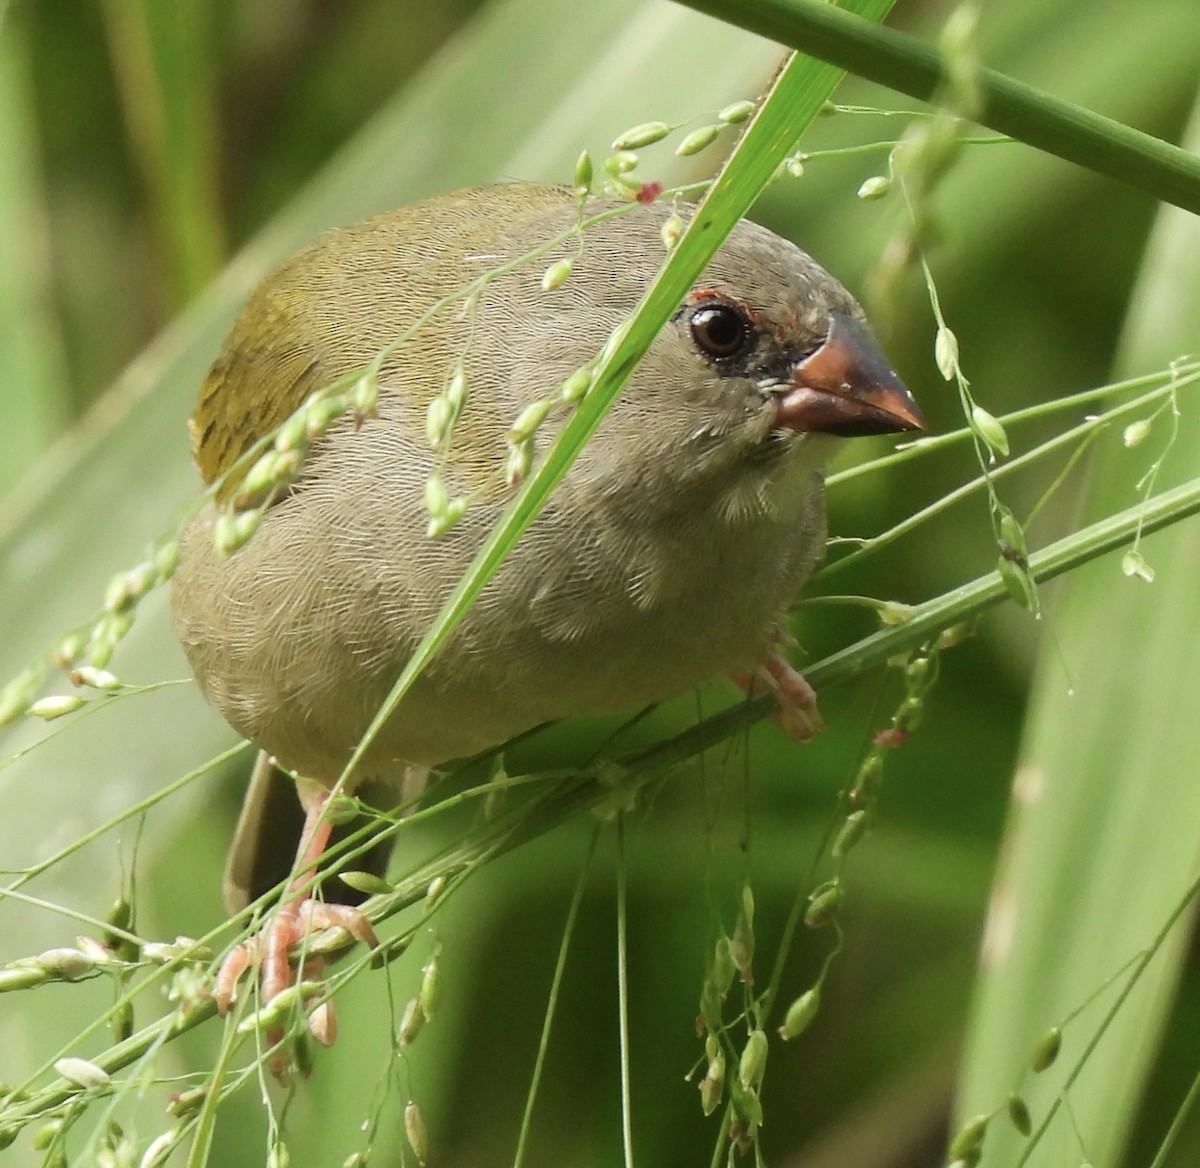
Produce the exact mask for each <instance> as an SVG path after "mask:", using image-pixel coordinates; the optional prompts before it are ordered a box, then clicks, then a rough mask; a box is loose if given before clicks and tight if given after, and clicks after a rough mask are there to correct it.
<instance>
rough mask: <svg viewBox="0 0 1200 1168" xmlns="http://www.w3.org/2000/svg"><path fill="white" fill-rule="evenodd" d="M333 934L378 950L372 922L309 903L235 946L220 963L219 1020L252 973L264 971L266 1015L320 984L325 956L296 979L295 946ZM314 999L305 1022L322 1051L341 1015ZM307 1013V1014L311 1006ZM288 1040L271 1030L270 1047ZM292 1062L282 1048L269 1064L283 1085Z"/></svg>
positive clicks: (283, 911)
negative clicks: (298, 988) (277, 1003)
mask: <svg viewBox="0 0 1200 1168" xmlns="http://www.w3.org/2000/svg"><path fill="white" fill-rule="evenodd" d="M329 928H343V929H345V930H346V932H348V933H349V934H350V935H351V936H352V937H353V938H354V939H355V940H357V941H361V942H362V943H363V944H364V945H368V946H370V947H371V948H374V947H375V946H376V945H378V944H379V939H378V938H377V937H376V936H375V930H374V929H373V928H372V927H371V922H370V921H368V920H367V918H366V917H365V916H364V915H363V914H362V912H360V911H359V910H358V909H357V908H352V907H350V906H348V905H341V904H325V903H323V902H321V901H317V900H310V899H301V900H292V901H290V902H287V903H284V904H282V905H280V906H279V908H278V909H277V910H276V911H275V914H274V915H273V916H272V918H271V919H270V920H269V921H268V922H267V924H266V925H265V926H264V927H263V929H262V931H261V932H259V933H257V934H255V935H254V936H253V937H251V938H250V939H249V940H248V941H244V942H243V943H242V944H240V945H238V946H236V947H235V948H234V949H233V950H232V951H231V952H230V953H229V955H228V956H227V957H226V958H225V960H224V961H223V962H222V963H221V967H220V969H219V970H218V971H217V976H216V981H215V983H214V985H213V991H212V996H213V998H214V1000H215V1001H216V1003H217V1011H218V1012H219V1013H220V1014H225V1013H227V1012H228V1011H229V1008H230V1006H232V1005H233V1003H234V1002H235V1001H236V1000H237V986H238V981H239V979H240V978H241V976H242V974H243V973H245V972H246V970H248V969H257V970H258V971H259V979H258V980H259V994H260V999H261V1008H262V1009H267V1008H268V1007H269V1006H270V1004H271V1002H273V1001H274V1000H275V999H276V998H278V997H279V995H280V994H281V993H283V991H284V990H286V989H288V988H289V987H291V986H293V985H298V984H300V983H318V982H320V980H321V978H322V975H323V974H324V969H325V959H324V957H323V956H321V955H320V954H313V955H311V956H307V957H304V958H303V959H302V962H301V964H300V966H299V969H298V970H297V972H296V973H295V974H294V975H293V973H292V967H291V963H290V961H289V957H288V955H289V952H290V950H291V949H292V948H293V947H294V946H296V945H301V946H302V947H303V944H304V943H305V942H306V941H307V940H308V939H309V938H310V937H311V936H312V935H313V934H314V933H317V932H320V931H321V930H322V929H329ZM313 997H314V998H315V999H316V1001H315V1004H314V1005H313V1007H312V1009H310V1010H308V1014H307V1018H306V1023H307V1026H308V1030H309V1033H310V1034H311V1035H312V1036H313V1038H315V1039H316V1040H317V1042H319V1043H321V1045H322V1046H331V1045H332V1044H333V1041H334V1039H335V1038H336V1037H337V1015H336V1014H335V1013H334V1008H333V1003H332V1002H331V1001H330V1000H329V999H328V998H321V997H320V995H319V994H315V995H313ZM310 1000H312V999H308V998H305V997H303V996H301V997H300V998H299V999H298V1001H299V1002H301V1003H305V1002H307V1001H310ZM302 1008H305V1009H307V1006H306V1005H305V1006H303V1007H302ZM283 1036H284V1029H283V1027H282V1025H277V1024H273V1025H271V1026H269V1027H268V1028H267V1035H266V1037H267V1045H268V1046H278V1045H279V1043H280V1042H281V1041H282V1039H283ZM290 1061H291V1060H290V1057H289V1055H288V1053H287V1051H286V1050H284V1049H283V1048H281V1049H280V1051H279V1052H277V1053H276V1054H275V1055H274V1056H272V1059H271V1061H270V1063H269V1066H270V1069H271V1073H272V1074H274V1075H275V1077H276V1078H277V1079H279V1080H280V1081H281V1082H286V1081H287V1076H288V1071H289V1067H290Z"/></svg>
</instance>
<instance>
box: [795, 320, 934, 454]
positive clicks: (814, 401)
mask: <svg viewBox="0 0 1200 1168" xmlns="http://www.w3.org/2000/svg"><path fill="white" fill-rule="evenodd" d="M775 424H776V425H777V426H781V427H784V428H786V429H789V430H800V431H804V432H816V433H820V434H837V435H839V436H840V437H843V438H859V437H864V436H866V435H868V434H895V433H898V432H900V431H903V430H924V429H925V419H924V418H923V417H922V416H921V411H920V410H919V409H918V408H917V403H916V402H915V401H913V399H912V395H911V394H910V393H909V392H908V390H907V389H905V388H904V383H903V382H902V381H901V380H900V378H899V377H897V376H896V374H895V373H893V372H892V368H891V366H890V365H888V363H887V361H886V360H884V357H883V354H882V353H881V352H880V351H879V348H878V346H877V345H876V344H875V340H874V338H873V337H872V336H871V334H870V332H869V331H868V330H867V328H866V326H865V325H863V324H860V323H859V322H858V321H857V320H855V319H854V318H853V317H852V316H847V315H846V314H845V313H841V312H831V313H830V314H829V332H828V334H827V335H826V337H825V340H824V342H823V343H822V345H821V347H820V348H819V349H817V350H816V352H814V353H812V354H810V355H809V356H808V357H806V358H805V359H804V360H803V361H801V362H800V363H799V364H798V365H797V366H796V367H795V369H793V370H792V376H791V384H790V385H788V386H787V388H785V389H783V390H781V391H780V392H779V393H778V395H777V396H776V398H775Z"/></svg>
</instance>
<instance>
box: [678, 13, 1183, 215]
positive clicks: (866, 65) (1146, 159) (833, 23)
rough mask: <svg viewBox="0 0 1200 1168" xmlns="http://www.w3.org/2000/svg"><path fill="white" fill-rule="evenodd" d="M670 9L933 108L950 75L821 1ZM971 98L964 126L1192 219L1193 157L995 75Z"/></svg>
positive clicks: (914, 43)
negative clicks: (752, 35) (993, 133)
mask: <svg viewBox="0 0 1200 1168" xmlns="http://www.w3.org/2000/svg"><path fill="white" fill-rule="evenodd" d="M679 2H680V3H683V4H687V5H688V6H689V7H691V8H695V9H696V10H697V11H699V12H705V13H707V14H708V15H710V16H716V17H719V18H720V19H722V20H728V21H729V22H730V23H731V24H736V25H738V26H739V27H740V28H744V29H747V30H749V31H751V32H756V33H758V34H760V35H761V36H767V37H771V38H772V39H774V40H777V41H779V42H780V43H781V44H785V45H789V46H790V47H792V48H794V49H797V50H799V51H800V52H803V53H810V54H812V55H813V56H815V57H819V58H821V59H822V60H825V61H830V62H832V63H834V64H836V65H838V66H839V67H841V68H843V69H845V70H847V71H848V72H851V73H855V74H857V75H858V76H860V77H865V78H866V79H867V80H868V81H875V82H878V83H879V84H880V85H886V86H887V87H888V88H890V89H894V90H896V91H897V92H899V93H904V94H907V95H908V96H910V97H916V98H919V99H920V100H921V101H930V100H932V99H933V98H934V96H935V94H936V93H937V91H938V89H939V87H940V86H941V85H942V84H943V83H944V81H945V79H946V78H947V76H948V75H949V69H948V67H947V64H946V60H945V58H944V57H943V56H942V54H940V53H939V52H938V51H937V50H936V49H933V48H931V47H930V46H928V45H926V44H924V43H923V42H921V41H920V40H918V39H917V38H916V37H912V36H909V35H907V34H906V33H902V32H897V31H896V30H895V29H889V28H881V27H878V26H876V25H874V24H871V23H870V22H868V21H865V20H862V19H859V18H858V17H856V16H854V15H853V14H852V13H849V12H845V11H842V10H840V9H838V8H836V7H834V6H833V5H831V4H825V3H822V2H821V0H756V2H755V3H754V4H747V3H745V2H744V0H679ZM978 90H979V94H980V98H981V102H980V109H979V110H978V111H977V112H975V113H974V115H973V117H974V119H975V120H976V121H979V122H981V123H982V124H983V125H985V126H988V127H990V128H991V129H993V130H998V131H1000V132H1001V133H1003V134H1010V135H1011V136H1012V137H1014V138H1016V139H1017V140H1018V141H1021V142H1026V143H1028V144H1029V145H1030V146H1036V147H1037V148H1038V149H1039V150H1045V151H1046V152H1047V153H1050V154H1055V155H1057V156H1058V157H1060V158H1065V159H1067V160H1068V161H1069V162H1075V163H1078V164H1079V165H1080V166H1086V167H1088V168H1089V169H1090V170H1094V171H1096V172H1097V173H1098V174H1103V175H1107V176H1108V177H1109V178H1114V179H1116V180H1117V181H1118V182H1123V183H1127V184H1128V185H1130V186H1132V187H1136V188H1137V189H1138V190H1141V191H1144V192H1145V193H1146V194H1149V195H1153V196H1154V197H1155V198H1157V199H1162V200H1163V201H1164V202H1168V203H1174V204H1176V205H1177V206H1180V207H1183V208H1185V209H1186V210H1189V211H1193V212H1196V213H1200V158H1197V157H1196V156H1195V155H1194V154H1191V153H1189V152H1188V151H1186V150H1181V149H1179V148H1178V147H1176V146H1172V145H1171V144H1170V143H1167V142H1163V141H1162V140H1161V139H1158V138H1155V137H1153V136H1152V135H1150V134H1143V133H1142V132H1141V131H1140V130H1135V129H1134V128H1133V127H1132V126H1126V125H1122V124H1121V123H1120V122H1116V121H1113V120H1112V119H1111V118H1106V117H1103V116H1102V115H1100V114H1097V113H1093V112H1092V111H1091V110H1088V109H1084V108H1083V107H1081V106H1077V105H1073V104H1072V103H1071V102H1068V101H1064V100H1062V99H1061V98H1058V97H1055V96H1054V95H1053V94H1049V93H1044V92H1042V91H1040V90H1038V89H1035V88H1034V87H1033V86H1031V85H1026V84H1024V83H1023V82H1020V81H1017V80H1016V79H1015V78H1012V77H1007V76H1005V75H1004V74H1002V73H998V72H996V71H995V70H994V69H981V70H979V73H978Z"/></svg>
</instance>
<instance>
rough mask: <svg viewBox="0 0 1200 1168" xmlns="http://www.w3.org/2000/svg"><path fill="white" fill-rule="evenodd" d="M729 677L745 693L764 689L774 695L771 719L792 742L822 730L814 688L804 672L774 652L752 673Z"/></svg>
mask: <svg viewBox="0 0 1200 1168" xmlns="http://www.w3.org/2000/svg"><path fill="white" fill-rule="evenodd" d="M733 680H734V681H735V682H737V684H738V685H740V686H741V687H742V689H744V690H745V691H746V693H747V694H755V693H761V692H762V691H763V690H764V689H765V690H769V691H770V692H771V693H772V694H774V695H775V700H776V701H777V702H778V703H779V713H777V714H776V715H775V722H776V724H777V725H778V726H779V728H780V729H781V730H782V731H783V732H784V733H785V734H786V735H787V736H788V737H789V738H792V739H794V740H795V741H796V742H808V741H809V739H811V738H812V737H813V736H814V735H816V734H818V733H820V731H822V730H824V729H825V723H824V722H822V721H821V715H820V714H819V713H818V712H817V693H816V690H814V689H813V687H812V686H811V685H809V684H808V682H807V681H805V679H804V674H802V673H800V672H799V670H796V669H793V668H792V666H791V665H789V664H788V663H787V662H786V661H785V660H784V659H783V658H782V657H781V656H780V655H779V654H778V653H775V652H771V653H768V654H767V655H766V657H764V658H763V662H762V664H761V665H760V666H759V667H758V668H757V669H756V670H755V671H754V672H753V673H735V674H734V675H733Z"/></svg>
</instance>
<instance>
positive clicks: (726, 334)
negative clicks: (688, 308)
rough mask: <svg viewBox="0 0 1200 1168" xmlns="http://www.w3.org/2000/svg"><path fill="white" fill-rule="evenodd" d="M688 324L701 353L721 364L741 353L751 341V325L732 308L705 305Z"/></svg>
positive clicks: (728, 306) (729, 306) (742, 314)
mask: <svg viewBox="0 0 1200 1168" xmlns="http://www.w3.org/2000/svg"><path fill="white" fill-rule="evenodd" d="M688 324H689V325H690V326H691V329H692V340H693V341H695V342H696V347H697V348H698V349H699V350H700V352H702V353H704V354H706V355H707V356H709V357H713V358H715V359H717V360H720V359H722V358H725V357H733V356H736V355H737V354H738V353H740V352H741V351H742V350H743V349H744V348H745V347H746V344H747V342H748V341H749V340H750V336H751V328H750V322H749V321H748V320H747V319H746V317H745V314H744V313H742V312H741V311H740V310H739V309H737V308H735V307H734V306H733V305H732V304H704V305H701V306H700V307H699V308H697V309H696V311H695V312H693V313H692V316H691V319H690V320H689V321H688Z"/></svg>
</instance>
